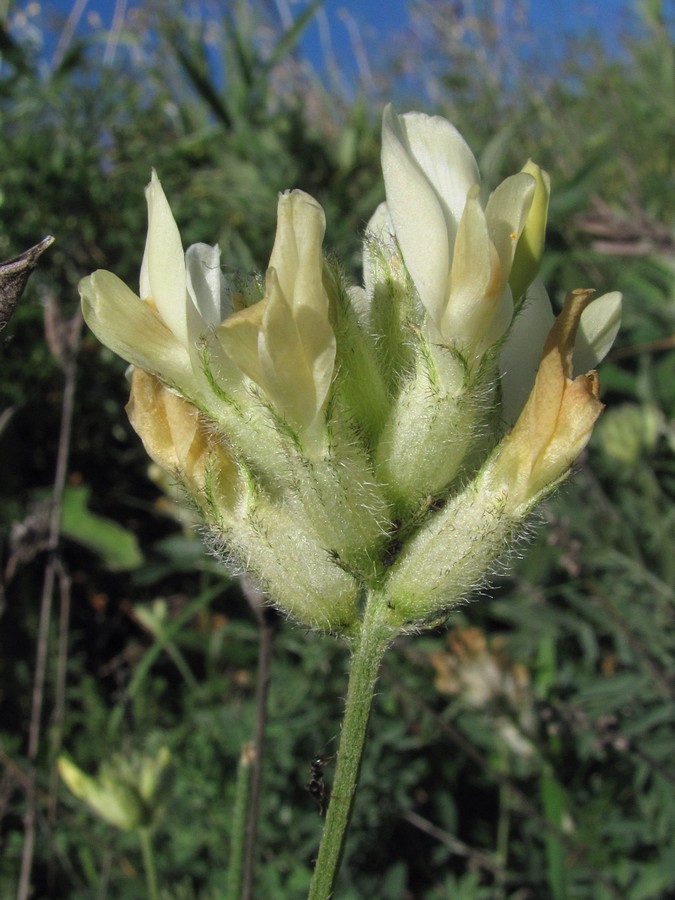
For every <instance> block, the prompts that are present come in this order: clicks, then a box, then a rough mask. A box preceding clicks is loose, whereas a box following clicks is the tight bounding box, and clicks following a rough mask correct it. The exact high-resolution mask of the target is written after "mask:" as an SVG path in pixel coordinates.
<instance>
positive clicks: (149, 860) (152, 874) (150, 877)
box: [138, 828, 159, 900]
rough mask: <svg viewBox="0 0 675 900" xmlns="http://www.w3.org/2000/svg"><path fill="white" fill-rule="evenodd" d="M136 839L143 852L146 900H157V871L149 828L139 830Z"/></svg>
mask: <svg viewBox="0 0 675 900" xmlns="http://www.w3.org/2000/svg"><path fill="white" fill-rule="evenodd" d="M138 837H139V840H140V842H141V850H142V851H143V865H144V866H145V878H146V881H147V884H148V900H158V897H159V893H158V890H157V871H156V869H155V857H154V854H153V851H152V841H151V839H150V829H149V828H139V829H138Z"/></svg>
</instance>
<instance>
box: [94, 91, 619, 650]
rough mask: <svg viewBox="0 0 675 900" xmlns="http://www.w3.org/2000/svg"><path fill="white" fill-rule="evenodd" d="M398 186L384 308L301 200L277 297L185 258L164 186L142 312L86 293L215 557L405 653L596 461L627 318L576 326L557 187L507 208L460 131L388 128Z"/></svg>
mask: <svg viewBox="0 0 675 900" xmlns="http://www.w3.org/2000/svg"><path fill="white" fill-rule="evenodd" d="M382 168H383V173H384V182H385V190H386V202H385V203H383V204H382V205H381V206H380V207H379V208H378V209H377V210H376V212H375V214H374V216H373V218H372V220H371V222H370V223H369V225H368V228H367V230H366V235H365V240H364V259H363V270H364V283H363V286H358V287H357V286H353V285H350V284H347V283H346V282H345V279H344V276H343V274H342V273H341V272H340V270H339V269H338V268H337V267H336V266H334V265H333V264H331V263H329V262H328V261H327V260H326V259H325V258H324V256H323V252H322V244H323V237H324V231H325V218H324V213H323V210H322V209H321V207H320V205H319V204H318V203H317V202H316V201H315V200H314V199H313V198H312V197H310V196H308V195H307V194H305V193H303V192H302V191H298V190H295V191H291V192H287V193H284V194H282V195H281V196H280V198H279V207H278V224H277V232H276V238H275V241H274V247H273V250H272V255H271V259H270V264H269V267H268V269H267V271H266V273H265V277H264V280H261V281H260V282H258V281H249V282H245V283H244V282H241V281H236V280H228V278H226V277H225V275H224V274H223V271H222V270H221V267H220V253H219V249H218V247H210V246H208V245H205V244H197V245H194V246H192V247H190V248H188V250H187V252H186V253H184V252H183V247H182V244H181V240H180V236H179V233H178V228H177V226H176V223H175V221H174V219H173V216H172V214H171V210H170V207H169V204H168V202H167V200H166V197H165V195H164V193H163V191H162V188H161V185H160V183H159V180H158V179H157V176H156V175H155V174H153V176H152V180H151V183H150V185H149V186H148V189H147V202H148V216H149V224H148V237H147V243H146V247H145V254H144V257H143V262H142V266H141V276H140V296H137V295H136V294H135V293H134V292H133V291H131V290H130V289H129V288H128V287H126V285H124V284H123V283H122V282H121V281H120V280H119V279H118V278H116V277H115V276H114V275H113V274H111V273H110V272H104V271H99V272H95V273H94V274H93V275H91V276H90V277H89V278H86V279H84V281H83V282H82V285H81V294H82V302H83V309H84V314H85V317H86V320H87V322H88V323H89V325H90V327H91V328H92V330H93V331H94V332H95V333H96V334H97V336H98V337H99V338H100V339H101V340H102V341H103V342H104V343H105V344H107V345H108V346H109V347H111V348H112V349H113V350H114V351H115V352H117V353H118V354H119V355H120V356H122V357H123V358H124V359H126V360H127V361H128V362H130V363H131V364H132V365H133V367H134V370H133V375H132V390H131V400H130V403H129V406H128V412H129V416H130V419H131V422H132V424H133V426H134V428H135V429H136V431H137V432H138V433H139V435H140V436H141V438H142V440H143V442H144V444H145V446H146V448H147V450H148V452H149V454H150V456H151V457H152V458H153V459H154V460H155V461H156V462H157V463H159V464H160V465H161V466H162V467H163V468H165V469H166V470H167V471H169V472H170V473H171V474H172V475H173V476H174V477H175V478H176V479H177V480H178V481H179V482H180V483H181V484H183V486H184V487H185V489H186V491H187V493H188V494H189V496H190V497H191V498H192V500H193V502H194V504H195V505H196V506H197V507H198V509H199V511H200V513H201V515H202V517H203V518H204V520H205V522H206V523H207V525H208V528H209V530H210V532H211V534H212V535H213V545H214V547H216V549H218V550H219V551H221V552H222V555H223V556H224V558H225V559H226V560H227V561H228V563H229V564H230V565H232V566H235V567H239V568H240V569H242V570H246V571H248V572H249V573H250V575H251V576H252V577H253V578H255V579H256V580H257V581H258V583H259V584H260V586H261V587H262V588H263V589H264V590H265V591H266V592H267V593H268V594H269V596H270V597H271V599H272V600H273V601H274V602H275V603H276V604H278V606H279V607H280V608H281V609H283V610H284V611H286V612H287V613H288V614H290V615H291V616H293V617H295V618H296V619H298V620H299V621H301V622H303V623H305V624H307V625H309V626H311V627H315V628H321V629H325V630H328V631H331V632H333V633H338V634H342V635H345V636H349V635H351V634H354V633H356V632H357V631H358V629H359V625H360V619H361V615H362V610H363V608H364V603H365V602H366V601H367V600H368V598H369V597H377V598H379V601H380V602H381V605H382V609H383V610H386V618H387V621H388V622H389V624H390V625H391V629H392V632H395V631H396V630H399V629H401V628H406V627H420V626H422V625H424V624H425V623H428V622H430V621H435V620H437V619H438V617H439V616H442V615H443V614H444V613H445V611H446V610H447V609H448V608H449V607H450V606H452V605H453V604H454V603H456V602H457V601H458V600H460V599H462V598H464V597H466V596H467V595H468V593H470V591H471V590H472V589H473V588H474V587H475V586H476V585H477V584H478V583H480V581H481V580H482V579H483V578H484V576H485V573H486V572H487V571H488V570H489V569H490V567H491V565H492V564H493V562H494V560H495V558H496V557H498V556H499V555H501V553H502V552H503V551H504V549H505V547H506V546H507V544H508V541H509V540H510V539H511V538H512V537H513V536H514V535H515V534H516V533H517V532H518V530H519V529H520V527H521V525H522V522H523V520H524V519H525V517H526V516H527V515H528V514H529V513H530V512H531V510H532V509H533V508H534V507H535V506H536V505H537V504H538V503H539V502H540V500H541V499H542V498H543V497H544V496H545V495H546V494H547V493H548V492H550V491H551V490H552V489H553V488H554V487H555V485H556V484H558V483H559V482H560V481H561V480H562V479H563V478H565V476H566V475H567V474H568V472H569V469H570V467H571V465H572V463H573V462H574V460H575V459H576V458H577V456H578V454H579V453H580V452H581V450H582V449H583V447H584V446H585V444H586V443H587V441H588V439H589V437H590V434H591V431H592V428H593V424H594V422H595V420H596V419H597V417H598V415H599V414H600V411H601V409H602V405H601V403H600V402H599V400H598V381H597V376H596V374H595V372H594V371H592V368H593V366H594V365H595V364H596V363H597V362H598V360H600V359H601V358H602V356H603V355H604V354H605V353H606V352H607V350H608V349H609V347H610V346H611V344H612V341H613V340H614V337H615V335H616V332H617V329H618V326H619V317H620V301H621V298H620V295H619V294H617V293H611V294H606V295H605V296H604V297H601V298H599V299H597V300H594V301H593V302H591V296H592V292H591V291H588V290H578V291H573V292H572V293H571V294H570V295H569V296H568V299H567V301H566V303H565V306H564V309H563V311H562V313H561V314H560V315H559V317H558V318H557V319H554V316H553V313H552V310H551V305H550V302H549V300H548V297H547V295H546V291H545V289H544V286H543V285H542V283H541V281H540V280H539V279H538V278H537V272H538V268H539V264H540V260H541V256H542V252H543V244H544V233H545V228H546V216H547V209H548V197H549V181H548V176H547V175H546V174H545V173H544V172H542V171H541V170H540V169H539V168H538V167H537V166H536V165H535V164H534V163H532V162H528V163H527V164H526V166H525V167H524V168H523V170H522V172H520V173H518V174H516V175H513V176H511V177H510V178H507V179H506V180H505V181H504V182H503V183H502V184H500V185H499V186H498V187H497V188H496V190H495V191H494V192H493V193H492V194H491V195H490V197H489V198H488V199H487V201H486V202H485V203H484V202H483V200H482V197H481V185H480V178H479V173H478V167H477V165H476V161H475V159H474V157H473V154H472V153H471V150H470V149H469V147H468V146H467V144H466V143H465V141H464V140H463V138H462V137H461V135H460V134H459V133H458V132H457V130H456V129H455V128H453V126H452V125H450V124H449V123H448V122H447V121H445V120H444V119H441V118H437V117H428V116H425V115H422V114H420V113H408V114H406V115H403V116H398V115H396V114H395V113H394V111H393V110H392V109H391V108H388V109H387V110H386V111H385V114H384V123H383V136H382Z"/></svg>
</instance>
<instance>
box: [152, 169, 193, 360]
mask: <svg viewBox="0 0 675 900" xmlns="http://www.w3.org/2000/svg"><path fill="white" fill-rule="evenodd" d="M145 196H146V199H147V203H148V235H147V239H146V244H145V253H144V255H143V263H142V266H141V294H142V297H143V299H144V300H148V299H152V301H153V302H154V303H155V305H156V307H157V309H158V311H159V314H160V316H161V317H162V319H163V321H164V322H166V324H167V325H168V326H169V328H170V329H171V331H172V332H173V333H174V334H175V335H176V337H177V338H178V340H179V341H180V342H181V343H182V344H183V346H185V347H188V324H187V287H186V278H185V257H184V255H183V245H182V243H181V239H180V234H179V232H178V226H177V225H176V221H175V219H174V217H173V213H172V212H171V207H170V206H169V202H168V200H167V199H166V196H165V194H164V191H163V190H162V185H161V184H160V181H159V178H158V177H157V173H156V172H155V171H154V170H153V173H152V178H151V181H150V184H149V185H148V186H147V188H146V190H145Z"/></svg>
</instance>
